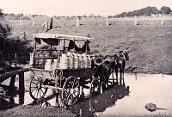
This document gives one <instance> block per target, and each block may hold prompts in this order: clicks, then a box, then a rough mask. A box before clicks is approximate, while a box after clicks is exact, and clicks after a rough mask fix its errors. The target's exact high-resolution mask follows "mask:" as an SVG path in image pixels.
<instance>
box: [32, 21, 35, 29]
mask: <svg viewBox="0 0 172 117" xmlns="http://www.w3.org/2000/svg"><path fill="white" fill-rule="evenodd" d="M32 26H33V27H35V20H34V19H33V20H32Z"/></svg>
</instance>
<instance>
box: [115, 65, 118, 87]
mask: <svg viewBox="0 0 172 117" xmlns="http://www.w3.org/2000/svg"><path fill="white" fill-rule="evenodd" d="M115 74H116V83H117V84H118V67H117V66H116V67H115Z"/></svg>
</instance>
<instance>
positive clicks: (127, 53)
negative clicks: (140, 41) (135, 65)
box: [123, 51, 129, 61]
mask: <svg viewBox="0 0 172 117" xmlns="http://www.w3.org/2000/svg"><path fill="white" fill-rule="evenodd" d="M123 53H124V56H125V59H126V60H127V61H129V51H124V52H123Z"/></svg>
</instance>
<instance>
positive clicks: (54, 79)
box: [29, 33, 115, 106]
mask: <svg viewBox="0 0 172 117" xmlns="http://www.w3.org/2000/svg"><path fill="white" fill-rule="evenodd" d="M92 40H93V38H89V37H81V36H73V35H62V34H48V33H42V34H36V35H35V36H34V45H35V46H34V51H33V52H32V54H31V56H30V74H31V82H30V88H29V93H30V96H31V97H32V98H33V99H40V98H43V97H44V96H45V95H46V92H47V89H48V88H51V89H54V91H55V92H58V94H59V95H60V96H61V99H62V102H63V103H64V105H67V106H68V105H73V104H75V102H76V101H77V100H78V98H79V97H80V96H81V94H82V88H83V87H84V86H85V84H87V83H89V84H90V91H91V92H100V91H101V89H102V87H103V86H105V85H107V83H108V82H109V81H110V79H109V76H110V75H111V74H113V67H112V65H113V64H112V63H113V62H114V61H113V59H111V58H110V59H109V57H106V58H101V57H100V56H99V57H95V56H94V55H92V54H90V48H89V43H90V41H92ZM78 43H79V44H80V45H82V47H81V46H78V45H77V44H78ZM114 80H115V79H112V81H113V83H114Z"/></svg>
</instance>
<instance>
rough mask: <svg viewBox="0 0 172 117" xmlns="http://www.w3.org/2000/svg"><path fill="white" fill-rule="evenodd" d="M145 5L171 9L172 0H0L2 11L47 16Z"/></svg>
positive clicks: (118, 10)
mask: <svg viewBox="0 0 172 117" xmlns="http://www.w3.org/2000/svg"><path fill="white" fill-rule="evenodd" d="M147 6H155V7H157V8H158V9H160V8H161V7H162V6H168V7H170V8H171V9H172V0H0V8H1V9H3V12H4V13H16V14H18V13H24V14H40V15H48V16H53V15H57V16H73V15H91V14H93V15H102V16H108V15H115V14H118V13H121V12H127V11H132V10H136V9H140V8H144V7H147Z"/></svg>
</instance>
